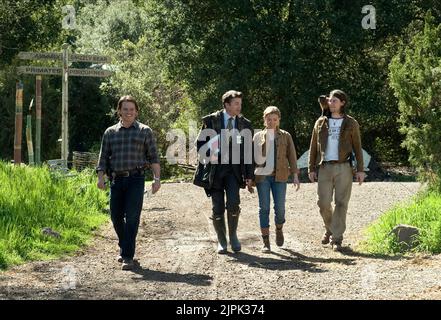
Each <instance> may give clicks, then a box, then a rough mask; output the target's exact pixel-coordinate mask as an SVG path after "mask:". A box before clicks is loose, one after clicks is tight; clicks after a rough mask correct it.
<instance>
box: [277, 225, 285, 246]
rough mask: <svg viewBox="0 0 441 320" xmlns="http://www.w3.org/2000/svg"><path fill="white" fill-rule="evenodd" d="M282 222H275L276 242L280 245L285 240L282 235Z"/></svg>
mask: <svg viewBox="0 0 441 320" xmlns="http://www.w3.org/2000/svg"><path fill="white" fill-rule="evenodd" d="M282 229H283V224H276V244H277V245H278V246H279V247H281V246H283V243H284V242H285V238H284V237H283V231H282Z"/></svg>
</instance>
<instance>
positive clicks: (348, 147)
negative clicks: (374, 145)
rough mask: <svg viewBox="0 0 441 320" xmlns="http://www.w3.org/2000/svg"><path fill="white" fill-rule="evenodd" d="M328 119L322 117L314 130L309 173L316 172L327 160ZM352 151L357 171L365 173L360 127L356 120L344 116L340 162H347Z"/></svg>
mask: <svg viewBox="0 0 441 320" xmlns="http://www.w3.org/2000/svg"><path fill="white" fill-rule="evenodd" d="M328 128H329V127H328V118H327V117H325V116H322V117H320V118H319V119H318V120H317V121H316V123H315V125H314V129H313V130H312V137H311V145H310V148H309V165H308V172H315V171H316V167H317V166H318V165H321V164H322V162H323V160H324V158H325V150H326V145H327V143H328ZM352 151H354V153H355V158H356V159H357V171H358V172H363V171H364V168H363V152H362V149H361V138H360V126H359V124H358V122H357V120H355V119H354V118H352V117H351V116H348V115H344V118H343V123H342V124H341V129H340V140H339V144H338V162H346V161H348V159H349V158H350V156H351V154H352Z"/></svg>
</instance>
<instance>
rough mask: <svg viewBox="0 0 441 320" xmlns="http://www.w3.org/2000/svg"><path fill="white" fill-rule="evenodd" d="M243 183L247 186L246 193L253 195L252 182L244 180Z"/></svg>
mask: <svg viewBox="0 0 441 320" xmlns="http://www.w3.org/2000/svg"><path fill="white" fill-rule="evenodd" d="M245 182H246V184H247V189H248V192H249V193H254V188H253V180H251V179H246V180H245Z"/></svg>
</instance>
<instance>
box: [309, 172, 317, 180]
mask: <svg viewBox="0 0 441 320" xmlns="http://www.w3.org/2000/svg"><path fill="white" fill-rule="evenodd" d="M308 176H309V181H311V182H312V183H314V182H315V181H316V180H317V173H315V172H314V171H312V172H310V173H309V175H308Z"/></svg>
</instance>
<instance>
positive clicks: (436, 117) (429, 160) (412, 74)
mask: <svg viewBox="0 0 441 320" xmlns="http://www.w3.org/2000/svg"><path fill="white" fill-rule="evenodd" d="M390 80H391V87H392V88H393V89H394V92H395V95H396V97H397V99H398V101H399V109H400V123H401V127H400V130H401V132H402V133H404V134H405V135H406V137H405V140H404V141H403V146H405V147H406V148H407V149H408V150H409V153H410V162H411V163H412V164H414V165H415V166H416V167H417V168H419V170H420V174H421V177H422V178H423V179H425V180H428V181H429V182H430V184H431V185H432V186H434V187H437V188H439V189H440V190H441V183H440V182H441V180H440V178H441V24H438V25H437V24H436V23H435V19H434V17H433V15H432V14H431V13H429V14H427V16H426V18H425V25H424V30H423V31H421V32H419V33H418V34H416V35H415V36H414V37H413V39H412V41H411V43H410V45H409V46H407V47H405V48H402V49H401V50H400V51H399V53H398V54H397V55H396V56H395V57H394V58H393V60H392V62H391V64H390Z"/></svg>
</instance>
